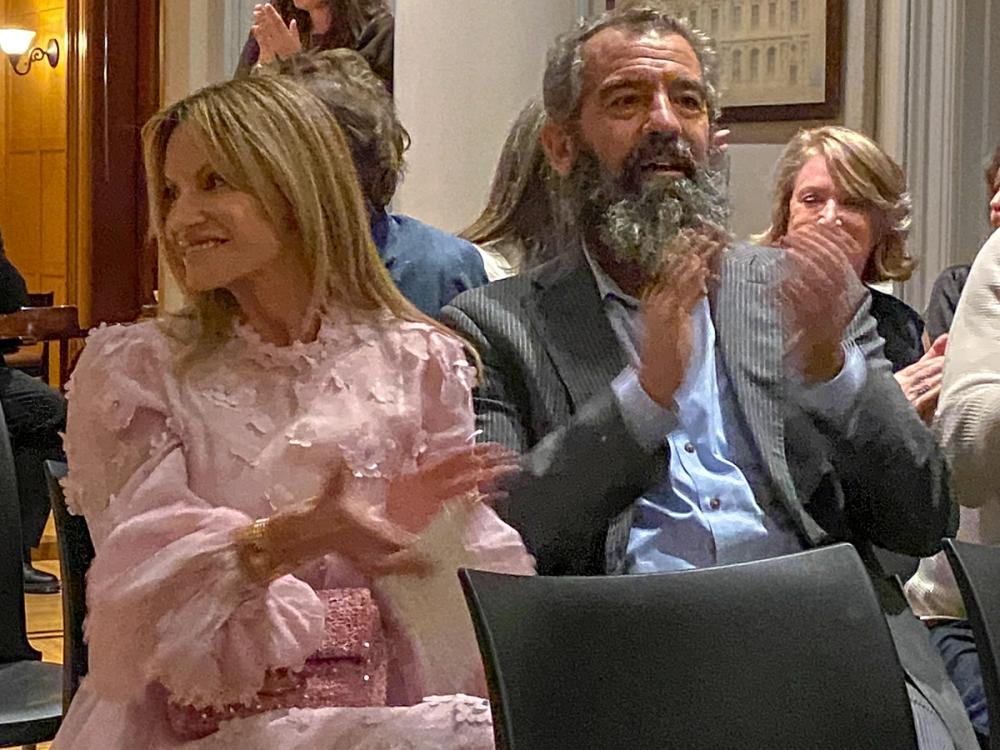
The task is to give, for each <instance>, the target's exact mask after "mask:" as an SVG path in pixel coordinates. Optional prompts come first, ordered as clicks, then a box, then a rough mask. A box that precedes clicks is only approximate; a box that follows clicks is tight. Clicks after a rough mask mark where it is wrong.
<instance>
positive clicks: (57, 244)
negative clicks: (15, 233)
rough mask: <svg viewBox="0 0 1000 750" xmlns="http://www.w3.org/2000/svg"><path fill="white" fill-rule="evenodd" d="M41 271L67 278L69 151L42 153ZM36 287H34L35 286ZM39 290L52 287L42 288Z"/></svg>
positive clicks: (40, 198)
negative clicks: (67, 169)
mask: <svg viewBox="0 0 1000 750" xmlns="http://www.w3.org/2000/svg"><path fill="white" fill-rule="evenodd" d="M41 162H42V177H41V185H42V193H41V195H40V196H39V203H40V206H41V215H42V219H41V221H42V239H41V242H42V244H41V248H40V250H41V268H40V270H41V272H42V273H43V274H46V275H49V276H61V277H62V278H63V284H62V286H65V278H66V152H65V151H54V152H49V153H43V154H42V158H41ZM32 291H34V290H32ZM39 291H49V290H48V289H41V290H39Z"/></svg>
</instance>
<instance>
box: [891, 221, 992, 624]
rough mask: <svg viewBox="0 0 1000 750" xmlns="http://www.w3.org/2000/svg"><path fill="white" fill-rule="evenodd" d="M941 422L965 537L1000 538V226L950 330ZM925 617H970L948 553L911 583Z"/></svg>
mask: <svg viewBox="0 0 1000 750" xmlns="http://www.w3.org/2000/svg"><path fill="white" fill-rule="evenodd" d="M934 425H935V429H936V431H937V433H938V435H939V438H940V440H941V444H942V446H944V450H945V453H946V454H947V456H948V458H949V460H950V462H951V470H952V476H951V485H952V491H953V493H954V496H955V499H956V500H957V501H958V503H959V505H960V506H961V508H960V511H961V520H960V522H959V527H958V538H959V539H961V540H963V541H967V542H974V543H976V544H996V545H1000V231H997V232H994V233H993V236H992V237H990V239H989V240H988V241H987V242H986V245H985V246H983V249H982V250H981V251H980V252H979V255H978V256H977V257H976V261H975V263H974V264H973V266H972V271H971V273H970V274H969V279H968V281H967V282H966V284H965V290H964V291H963V293H962V299H961V301H960V302H959V305H958V310H957V311H956V312H955V320H954V322H953V323H952V326H951V333H950V334H949V336H948V350H947V354H946V358H945V368H944V386H943V388H942V391H941V401H940V404H939V406H938V412H937V416H936V418H935V423H934ZM906 596H907V598H908V599H909V601H910V606H911V607H913V611H914V612H915V613H916V614H917V615H918V616H920V617H945V618H947V617H964V616H965V607H964V606H963V604H962V597H961V595H960V594H959V592H958V587H957V586H956V584H955V578H954V576H953V575H952V572H951V568H950V566H949V565H948V560H947V558H946V557H945V555H944V553H943V552H939V553H938V554H936V555H935V556H934V557H929V558H927V559H925V560H922V561H921V562H920V568H919V569H918V570H917V574H916V575H915V576H914V577H913V578H912V579H910V581H909V582H908V583H907V584H906Z"/></svg>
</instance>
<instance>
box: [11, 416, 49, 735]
mask: <svg viewBox="0 0 1000 750" xmlns="http://www.w3.org/2000/svg"><path fill="white" fill-rule="evenodd" d="M0 535H2V543H0V747H15V746H18V745H24V746H27V747H33V746H34V744H35V743H37V742H48V741H49V740H51V739H52V738H53V737H55V735H56V731H57V730H58V729H59V722H60V721H61V720H62V667H60V666H59V665H58V664H45V663H43V662H42V661H41V654H39V653H38V652H37V651H36V650H35V649H33V648H32V647H31V644H29V643H28V632H27V627H26V624H25V617H24V579H23V572H22V570H21V506H20V503H19V502H18V499H17V480H16V479H15V478H14V458H13V455H12V453H11V450H10V439H9V437H8V435H7V422H6V420H5V419H4V418H3V411H2V409H0Z"/></svg>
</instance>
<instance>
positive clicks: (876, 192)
mask: <svg viewBox="0 0 1000 750" xmlns="http://www.w3.org/2000/svg"><path fill="white" fill-rule="evenodd" d="M814 156H822V157H823V158H824V159H825V160H826V165H827V169H829V170H830V175H831V176H832V178H833V181H834V182H835V183H836V185H837V187H838V188H839V189H840V190H842V191H843V192H844V193H845V194H846V197H847V198H848V199H849V200H852V201H856V202H858V203H860V204H861V205H862V206H864V207H865V208H867V209H869V210H871V211H872V218H873V225H874V226H873V234H874V238H875V247H874V249H873V251H872V254H871V255H870V256H869V258H868V264H867V266H866V267H865V271H864V274H863V276H862V280H863V281H868V282H872V281H906V280H907V279H909V278H910V276H911V275H912V274H913V269H914V268H915V267H916V260H915V259H913V258H911V257H910V255H909V254H907V252H906V236H907V234H908V233H909V231H910V219H911V217H910V194H909V193H908V192H907V191H906V175H905V174H904V173H903V170H902V168H901V167H900V166H899V165H898V164H897V163H896V162H895V161H893V160H892V158H891V157H890V156H889V155H888V154H886V153H885V151H883V150H882V149H881V148H879V146H878V144H876V143H875V142H874V141H873V140H871V139H870V138H868V137H867V136H865V135H862V134H861V133H858V132H856V131H854V130H851V129H849V128H844V127H838V126H833V125H828V126H825V127H821V128H813V129H811V130H800V131H799V132H798V133H797V134H796V135H795V137H794V138H792V140H791V141H789V142H788V145H787V146H785V150H784V152H782V154H781V158H780V159H778V164H777V167H776V169H775V177H774V194H773V199H772V200H773V203H772V206H771V226H770V227H769V228H768V229H767V231H765V232H764V233H763V234H761V235H759V236H757V237H755V238H754V239H755V240H757V241H758V242H762V243H764V244H774V243H777V242H778V241H780V240H781V238H782V237H784V236H785V234H786V233H787V232H788V215H789V206H790V204H791V200H792V192H793V190H794V188H795V180H796V179H797V178H798V176H799V172H801V171H802V167H804V166H805V164H806V162H807V161H809V160H810V159H811V158H813V157H814Z"/></svg>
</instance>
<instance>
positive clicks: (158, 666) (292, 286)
mask: <svg viewBox="0 0 1000 750" xmlns="http://www.w3.org/2000/svg"><path fill="white" fill-rule="evenodd" d="M143 137H144V142H145V155H146V169H147V174H148V175H149V188H150V190H149V194H150V214H151V224H152V230H153V233H154V235H155V237H156V239H157V241H158V243H159V246H160V249H161V251H162V252H163V254H164V255H165V257H166V258H167V260H168V262H169V263H170V266H171V268H172V269H173V271H174V273H175V275H176V277H177V279H178V281H179V283H180V285H181V287H182V288H183V291H184V293H185V295H186V299H187V303H188V305H187V308H186V309H185V310H184V311H183V312H182V313H181V314H179V315H177V316H173V317H170V318H168V319H165V320H161V321H149V322H144V323H139V324H137V325H131V326H113V327H106V328H101V329H98V330H97V331H95V332H94V333H93V334H91V336H90V339H89V341H88V345H87V348H86V350H85V351H84V353H83V356H82V357H81V359H80V362H79V365H78V366H77V369H76V372H75V374H74V377H73V381H72V384H71V397H70V412H69V421H68V427H67V434H66V452H67V457H68V460H69V465H70V474H69V479H68V481H67V483H66V492H67V500H68V502H69V504H70V507H71V508H72V510H73V511H74V512H75V513H80V514H83V515H84V516H85V517H86V519H87V523H88V525H89V527H90V531H91V535H92V536H93V540H94V546H95V548H96V550H97V556H96V558H95V560H94V564H93V566H92V568H91V570H90V573H89V586H88V619H87V638H88V642H89V645H90V673H89V675H88V677H87V678H86V679H85V680H84V682H83V684H82V686H81V688H80V691H79V693H78V694H77V696H76V698H75V700H74V702H73V704H72V706H71V708H70V710H69V713H68V715H67V716H66V718H65V720H64V722H63V725H62V729H61V730H60V733H59V735H58V737H57V738H56V741H55V744H54V745H53V747H54V748H56V749H57V750H60V749H61V748H73V750H91V749H93V750H96V749H97V748H126V747H135V746H136V743H138V744H139V745H141V746H142V747H144V748H153V749H154V750H156V749H159V748H199V749H200V748H278V747H280V748H286V749H288V748H292V749H294V748H300V749H303V750H305V749H307V748H324V749H325V748H341V747H343V748H348V747H349V748H364V747H369V746H372V747H388V746H396V743H397V742H399V741H400V739H401V738H405V739H406V741H407V742H408V743H410V744H408V745H407V747H414V748H449V747H462V748H466V747H468V748H489V747H491V746H492V732H491V729H490V724H489V720H488V719H489V708H488V705H487V704H486V702H485V701H484V700H483V699H481V698H473V697H469V696H467V695H463V694H462V693H463V692H473V693H474V694H478V695H482V694H483V692H482V691H483V688H482V683H483V678H482V674H481V666H480V665H479V663H478V660H477V658H476V656H477V654H476V653H475V649H474V639H473V636H472V635H471V624H470V623H469V622H468V621H467V619H462V617H466V618H467V615H465V613H464V611H463V610H462V609H461V594H460V592H459V591H458V590H457V581H456V579H455V574H454V567H455V565H456V564H471V565H475V566H477V567H478V566H485V567H488V568H492V569H494V570H503V571H507V572H519V573H526V574H527V573H530V572H531V570H532V561H531V559H530V557H529V556H528V555H527V553H526V552H525V550H524V547H523V546H522V544H521V542H520V538H519V537H518V535H517V533H516V532H514V531H513V530H512V529H511V528H510V527H508V526H507V525H506V524H504V523H503V522H502V521H500V519H499V518H498V517H497V516H496V515H495V514H494V513H493V511H492V510H490V509H489V508H488V507H487V506H486V504H485V503H484V502H483V500H487V501H488V500H490V499H492V498H491V495H492V494H494V493H495V490H493V489H492V488H493V487H495V486H497V480H499V479H501V478H502V477H503V475H505V474H507V473H509V472H510V471H511V470H512V466H513V459H511V458H510V457H509V456H508V454H506V453H504V452H502V450H500V449H498V448H497V447H495V446H486V447H478V448H477V447H473V445H472V438H473V432H474V420H473V412H472V401H471V392H470V389H471V387H472V384H473V381H474V380H475V377H476V373H475V368H474V366H473V364H472V361H474V360H475V357H474V356H470V355H469V353H467V352H466V350H465V349H464V347H463V344H462V343H461V342H460V341H459V340H458V339H457V338H456V337H455V336H453V335H452V334H450V333H449V332H448V331H446V330H445V329H443V328H442V327H440V326H439V325H437V324H436V323H434V322H433V321H431V320H430V319H428V318H426V317H425V316H424V315H422V314H421V313H419V312H418V311H417V310H416V309H415V308H414V307H413V306H412V305H410V304H409V303H408V302H407V301H406V300H405V299H404V298H403V297H402V296H401V295H400V293H399V292H398V291H397V290H396V289H395V288H394V287H393V285H392V283H391V282H390V280H389V277H388V275H387V274H386V271H385V269H384V267H383V266H382V263H381V261H380V260H379V257H378V254H377V253H376V251H375V249H374V246H373V245H372V241H371V238H370V236H369V234H368V229H367V224H368V219H367V214H366V212H365V207H364V202H363V199H362V197H361V194H360V191H359V188H358V185H357V179H356V176H355V173H354V169H353V167H352V162H351V156H350V153H349V151H348V149H347V146H346V144H345V142H344V138H343V135H342V134H341V132H340V130H339V128H338V127H337V124H336V122H335V121H334V119H333V118H332V116H331V115H330V114H329V113H328V112H327V110H326V108H325V107H324V106H323V105H322V104H321V103H320V102H319V101H318V100H316V99H315V98H314V97H312V96H311V95H310V94H309V93H308V92H307V91H306V90H305V89H303V88H301V87H300V86H298V85H297V84H295V83H294V82H292V81H288V80H285V79H277V78H261V79H253V80H246V81H234V82H230V83H226V84H222V85H220V86H216V87H212V88H208V89H205V90H203V91H200V92H198V93H196V94H194V95H193V96H191V97H189V98H188V99H186V100H184V101H182V102H180V103H179V104H176V105H174V106H172V107H170V108H169V109H167V110H165V111H163V112H161V113H160V114H158V115H156V116H155V117H154V118H153V119H152V120H151V121H150V122H149V123H148V124H147V125H146V127H145V130H144V133H143ZM456 561H459V562H457V563H456ZM456 601H457V602H458V605H459V606H458V607H456V606H455V602H456ZM449 607H450V608H449ZM453 612H454V613H455V617H451V613H453ZM442 613H443V614H442ZM428 623H430V625H428ZM446 642H447V643H449V644H455V645H454V647H453V648H452V649H451V650H450V651H449V652H448V653H446V654H445V653H442V651H443V650H444V649H442V648H440V646H441V644H442V643H446ZM470 642H472V643H473V647H472V648H471V655H470V653H469V652H470V649H469V648H465V649H462V648H460V645H461V644H463V643H464V644H468V643H470ZM429 695H438V696H442V695H443V696H445V697H443V698H442V697H438V698H436V699H434V700H432V701H422V699H423V698H424V697H425V696H429ZM292 709H296V710H292ZM458 716H462V717H465V718H466V719H467V721H458V720H456V718H455V717H458Z"/></svg>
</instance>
